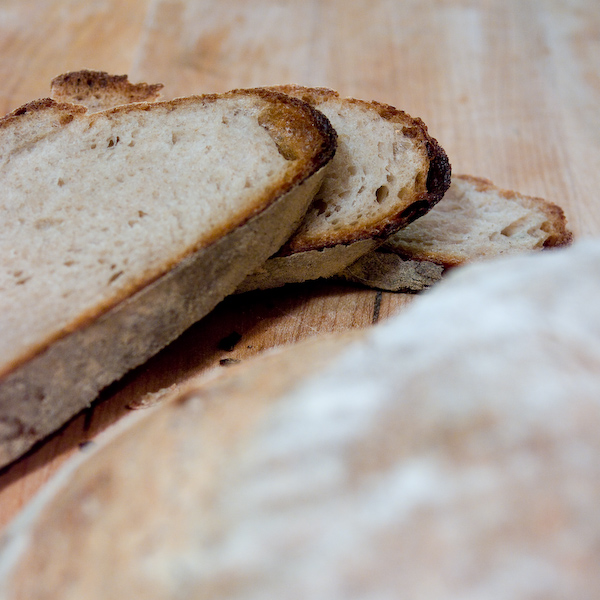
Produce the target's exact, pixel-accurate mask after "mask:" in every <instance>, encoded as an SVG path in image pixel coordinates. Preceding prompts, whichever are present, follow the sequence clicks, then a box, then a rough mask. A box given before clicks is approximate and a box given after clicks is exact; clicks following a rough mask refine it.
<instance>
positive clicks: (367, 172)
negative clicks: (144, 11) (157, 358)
mask: <svg viewBox="0 0 600 600" xmlns="http://www.w3.org/2000/svg"><path fill="white" fill-rule="evenodd" d="M160 88H161V86H160V85H158V84H153V85H148V84H131V83H130V82H129V81H128V80H127V78H126V77H123V76H117V77H115V76H111V75H108V74H106V73H102V72H93V71H80V72H75V73H69V74H65V75H63V76H60V77H58V78H57V79H55V80H54V82H53V84H52V98H49V99H43V100H37V101H33V102H31V103H29V104H27V105H25V106H23V107H21V108H19V109H17V110H15V111H13V112H12V113H11V114H9V115H7V116H6V117H4V118H3V119H2V120H0V142H1V143H0V147H2V155H1V157H0V161H1V163H0V177H1V180H2V189H3V192H2V197H1V200H0V202H1V206H0V210H1V211H2V213H3V215H5V217H6V218H5V219H3V224H2V227H3V231H2V236H1V238H0V243H1V244H2V246H1V247H0V250H1V254H2V257H3V266H4V268H3V270H2V280H1V281H0V287H1V291H2V294H1V295H0V303H1V304H0V314H2V329H3V336H2V338H1V339H0V421H1V422H2V424H3V429H4V431H3V435H2V437H1V439H0V464H6V463H7V462H9V461H11V460H12V459H13V458H15V457H17V456H19V455H20V454H22V453H23V452H25V451H26V450H27V449H29V448H30V447H31V446H32V445H33V444H34V443H35V442H36V441H38V440H40V439H42V438H43V437H45V436H46V435H47V434H48V433H50V432H51V431H53V430H55V429H56V428H57V427H59V426H60V425H62V424H63V423H64V422H65V421H66V420H68V419H69V418H70V417H71V416H72V415H74V414H75V413H77V412H78V411H79V410H81V409H82V408H84V407H85V406H87V405H88V404H89V403H90V402H91V401H92V400H94V398H95V397H96V396H97V394H98V392H99V391H100V390H101V389H102V388H103V387H105V386H106V385H108V384H110V383H111V382H113V381H115V380H116V379H118V378H119V377H121V376H122V375H123V374H124V373H125V372H127V371H128V370H129V369H131V368H133V367H135V366H137V365H139V364H141V363H142V362H144V361H145V360H147V359H148V358H149V357H150V356H152V355H153V354H154V353H156V352H157V351H158V350H160V349H161V348H162V347H164V346H165V345H166V344H168V343H169V342H171V341H172V340H173V339H175V338H176V337H177V336H178V335H180V334H181V333H182V332H183V331H184V330H185V329H186V328H187V327H189V326H190V325H191V324H193V323H194V322H196V321H197V320H199V319H200V318H202V317H203V316H204V315H206V314H207V313H208V312H209V311H210V310H211V309H212V308H213V307H214V306H215V305H216V304H217V303H218V302H219V301H220V300H222V299H223V298H224V297H225V296H227V295H229V294H231V293H234V292H235V291H240V290H242V289H254V288H256V287H272V286H274V285H281V284H283V283H287V282H288V281H299V280H304V279H307V278H317V277H324V276H332V275H335V274H336V273H338V272H340V271H342V270H343V269H344V268H345V267H346V266H347V265H349V264H350V263H352V262H353V261H355V260H356V259H357V258H359V257H360V256H361V255H363V254H364V253H366V252H369V251H371V250H373V249H374V248H375V247H377V246H378V245H379V244H380V243H381V242H382V241H383V240H384V239H386V238H387V237H388V236H389V235H391V234H392V233H393V232H395V231H396V230H398V229H399V228H400V227H403V226H405V225H407V224H409V223H410V222H411V221H413V220H415V219H416V218H417V217H419V216H421V215H422V214H424V213H426V212H427V211H428V210H429V209H431V208H432V207H433V206H434V205H435V204H436V203H437V202H438V201H439V200H440V199H441V198H442V197H443V195H444V193H445V191H446V189H447V188H448V186H449V183H450V165H449V162H448V159H447V157H446V154H445V152H444V151H443V149H442V148H441V147H440V146H439V144H438V143H437V142H436V141H435V140H434V139H433V138H432V137H431V136H430V135H429V134H428V133H427V128H426V127H425V125H424V124H423V123H422V122H421V121H420V120H419V119H414V118H412V117H410V116H408V115H406V114H405V113H403V112H401V111H398V110H396V109H394V108H392V107H389V106H385V105H380V104H377V103H367V102H361V101H358V100H342V99H340V98H339V97H338V95H337V94H336V93H334V92H331V91H328V90H308V89H305V88H286V89H283V88H281V89H274V88H269V89H266V88H261V89H253V90H233V91H231V92H228V93H225V94H208V95H203V96H193V97H188V98H179V99H175V100H171V101H158V93H159V91H160ZM307 100H308V101H307ZM315 106H318V107H319V109H322V110H317V109H316V108H315ZM326 115H327V116H326ZM328 116H329V117H330V118H331V119H332V120H333V121H335V127H334V126H333V125H332V123H331V121H330V118H328ZM361 126H362V127H363V128H369V129H373V131H374V132H376V133H375V134H374V135H372V136H371V137H370V138H368V139H364V140H362V143H363V144H364V149H363V150H361V149H360V147H361V144H359V143H357V142H358V140H359V137H360V130H361V129H360V128H361ZM280 260H282V261H283V263H284V266H283V267H281V263H280V262H279V261H280ZM270 264H273V265H277V266H276V267H275V268H274V269H271V270H270V268H269V267H265V266H264V265H270ZM272 271H274V272H279V273H280V275H279V276H275V275H274V274H273V273H272ZM263 272H266V273H267V276H266V277H264V276H263ZM298 273H300V274H301V275H300V276H298ZM249 277H250V278H251V279H248V278H249ZM260 280H266V283H264V282H261V281H260ZM249 282H250V283H249Z"/></svg>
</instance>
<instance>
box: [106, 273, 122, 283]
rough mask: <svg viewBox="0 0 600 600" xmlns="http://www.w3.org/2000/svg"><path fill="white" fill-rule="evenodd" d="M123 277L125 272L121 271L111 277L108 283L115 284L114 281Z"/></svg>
mask: <svg viewBox="0 0 600 600" xmlns="http://www.w3.org/2000/svg"><path fill="white" fill-rule="evenodd" d="M121 275H123V271H119V272H118V273H115V274H114V275H112V276H111V278H110V279H109V280H108V283H113V281H116V280H117V279H118V278H119V277H121Z"/></svg>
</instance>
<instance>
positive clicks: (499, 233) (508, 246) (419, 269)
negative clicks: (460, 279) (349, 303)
mask: <svg viewBox="0 0 600 600" xmlns="http://www.w3.org/2000/svg"><path fill="white" fill-rule="evenodd" d="M572 239H573V235H572V233H571V232H570V231H569V229H568V228H567V222H566V218H565V215H564V212H563V210H562V208H560V207H559V206H557V205H556V204H553V203H552V202H548V201H547V200H544V199H543V198H536V197H532V196H525V195H524V194H520V193H519V192H515V191H511V190H505V189H501V188H499V187H497V186H495V185H494V184H493V183H492V182H491V181H489V180H487V179H483V178H482V177H473V176H471V175H453V176H452V183H451V185H450V189H449V190H448V191H447V192H446V194H445V196H444V198H443V201H442V202H440V203H439V204H437V205H436V206H435V207H434V208H433V209H432V210H431V211H430V212H428V213H427V214H426V215H424V216H423V217H421V218H419V219H417V220H416V221H414V222H413V223H411V224H410V225H408V226H407V227H405V228H404V229H402V230H401V231H398V232H396V233H395V234H393V235H392V236H390V238H389V239H388V240H387V241H386V243H385V244H383V246H381V247H380V248H379V250H378V251H376V252H371V253H369V254H368V255H365V256H363V257H361V259H360V260H359V261H357V262H356V263H354V264H352V265H351V266H349V267H348V269H346V270H345V271H344V272H343V276H344V277H345V278H346V279H349V280H351V281H356V282H358V283H362V284H365V285H370V286H371V287H376V288H380V289H385V290H389V291H411V292H416V291H420V290H422V289H424V288H426V287H429V286H430V285H431V284H433V283H435V282H436V281H439V279H440V278H441V277H442V273H443V271H444V269H446V268H449V267H455V266H458V265H463V264H466V263H469V262H474V261H480V260H487V259H490V258H495V257H498V256H503V255H510V254H518V253H522V252H532V251H536V250H543V249H545V248H556V247H559V246H566V245H568V244H570V243H571V241H572ZM386 252H387V253H389V252H391V253H393V254H394V255H390V254H386ZM423 272H427V273H431V274H433V275H434V276H433V277H425V278H423V277H422V276H421V274H422V273H423Z"/></svg>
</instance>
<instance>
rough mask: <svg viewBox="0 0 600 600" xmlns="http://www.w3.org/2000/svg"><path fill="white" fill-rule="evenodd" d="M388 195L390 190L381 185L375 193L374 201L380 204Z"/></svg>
mask: <svg viewBox="0 0 600 600" xmlns="http://www.w3.org/2000/svg"><path fill="white" fill-rule="evenodd" d="M389 193H390V190H389V188H388V187H387V185H382V186H381V187H380V188H378V189H377V191H376V192H375V199H376V200H377V202H379V204H381V203H382V202H383V201H384V200H385V199H386V198H387V197H388V195H389Z"/></svg>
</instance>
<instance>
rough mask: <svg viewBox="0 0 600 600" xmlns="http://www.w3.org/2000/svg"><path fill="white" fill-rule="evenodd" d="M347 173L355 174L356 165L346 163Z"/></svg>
mask: <svg viewBox="0 0 600 600" xmlns="http://www.w3.org/2000/svg"><path fill="white" fill-rule="evenodd" d="M348 175H356V165H348Z"/></svg>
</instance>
